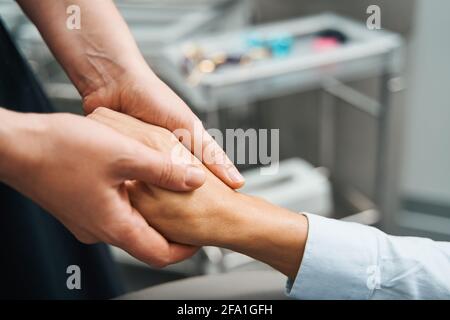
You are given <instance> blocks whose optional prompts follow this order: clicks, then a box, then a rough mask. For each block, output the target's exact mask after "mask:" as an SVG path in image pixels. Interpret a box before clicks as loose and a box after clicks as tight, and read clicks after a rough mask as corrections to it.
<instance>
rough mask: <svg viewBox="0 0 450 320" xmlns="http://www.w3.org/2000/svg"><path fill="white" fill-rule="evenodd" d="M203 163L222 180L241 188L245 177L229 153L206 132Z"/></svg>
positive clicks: (234, 187) (230, 185)
mask: <svg viewBox="0 0 450 320" xmlns="http://www.w3.org/2000/svg"><path fill="white" fill-rule="evenodd" d="M203 137H204V138H203V152H202V155H203V159H202V160H203V164H204V165H205V166H206V167H207V168H208V169H209V170H210V171H211V172H212V173H214V175H216V176H217V177H218V178H219V179H220V180H222V181H223V182H224V183H226V184H227V185H228V186H229V187H231V188H233V189H239V188H241V187H242V186H243V185H244V183H245V179H244V177H243V176H242V175H241V174H240V172H239V171H238V169H237V168H236V167H235V166H234V164H233V162H231V160H230V159H229V158H228V156H227V154H226V153H225V151H223V149H222V148H221V147H220V146H219V145H218V144H217V142H216V141H215V140H214V139H213V138H212V137H211V136H210V135H209V134H208V133H207V132H206V130H205V131H204V133H203Z"/></svg>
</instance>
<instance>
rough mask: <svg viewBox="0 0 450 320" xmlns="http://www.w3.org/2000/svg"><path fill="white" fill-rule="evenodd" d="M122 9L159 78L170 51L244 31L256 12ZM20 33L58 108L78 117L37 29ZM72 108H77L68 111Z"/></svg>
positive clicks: (225, 4)
mask: <svg viewBox="0 0 450 320" xmlns="http://www.w3.org/2000/svg"><path fill="white" fill-rule="evenodd" d="M0 4H2V2H0ZM116 4H117V6H118V8H119V10H120V11H121V13H122V15H123V16H124V18H125V20H126V21H127V23H128V25H129V27H130V30H131V32H132V33H133V35H134V37H135V39H136V41H137V44H138V46H139V47H140V49H141V51H142V53H143V55H144V58H145V59H146V61H147V62H148V63H149V64H150V65H151V67H152V69H153V70H154V71H155V72H156V73H159V67H160V66H161V63H162V61H161V58H162V54H163V49H164V48H165V47H166V46H168V45H170V44H173V43H175V42H179V41H183V40H185V39H186V38H192V37H195V36H199V35H205V34H207V33H209V32H213V31H218V30H233V29H237V28H242V27H244V26H246V25H247V24H248V23H249V21H250V17H251V12H252V10H251V0H245V1H240V0H209V1H207V0H166V1H164V0H149V1H144V0H128V1H127V0H119V1H116ZM19 12H20V11H19ZM230 26H231V27H230ZM16 29H17V32H16V38H17V42H18V45H19V47H20V48H21V50H22V51H23V53H24V54H25V56H26V58H27V59H28V60H29V62H30V63H31V65H32V66H33V68H34V69H35V71H36V73H37V75H38V76H39V78H40V79H41V80H42V82H43V83H44V86H45V89H46V91H47V93H48V94H49V96H50V98H53V99H54V100H55V102H56V107H57V108H58V107H61V108H62V109H63V111H74V110H72V109H75V108H78V107H79V102H80V97H79V94H78V92H77V91H76V89H75V88H74V87H73V85H72V84H71V82H70V81H69V79H68V78H67V76H66V75H65V73H64V72H63V70H62V69H61V67H60V66H59V64H58V63H57V62H56V61H55V59H54V58H53V56H52V54H51V52H50V50H49V49H48V48H47V46H46V44H45V43H44V41H43V39H42V37H41V36H40V34H39V32H38V30H37V29H36V27H35V26H34V25H33V24H31V23H30V22H26V20H25V19H24V18H23V19H22V20H21V23H20V24H18V25H17V26H16ZM68 105H69V106H70V105H71V106H73V108H72V109H69V110H67V106H68ZM78 112H79V111H78Z"/></svg>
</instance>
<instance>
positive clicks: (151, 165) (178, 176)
mask: <svg viewBox="0 0 450 320" xmlns="http://www.w3.org/2000/svg"><path fill="white" fill-rule="evenodd" d="M133 142H134V141H133ZM129 157H130V158H129V159H128V160H126V161H124V162H123V163H122V164H121V165H122V168H120V169H119V172H120V173H121V175H122V176H121V177H122V178H123V179H126V180H139V181H143V182H145V183H149V184H152V185H156V186H159V187H161V188H164V189H169V190H173V191H190V190H193V189H197V188H199V187H200V186H202V185H203V183H204V182H205V180H206V173H205V171H204V170H203V169H202V168H200V167H198V166H195V165H191V164H183V163H176V162H175V161H172V160H173V159H172V158H171V157H170V155H165V154H163V153H161V152H158V151H155V150H153V149H150V148H147V147H145V146H144V145H142V144H140V143H138V142H136V147H135V148H134V152H133V154H130V155H129Z"/></svg>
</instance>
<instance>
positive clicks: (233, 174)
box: [174, 117, 245, 189]
mask: <svg viewBox="0 0 450 320" xmlns="http://www.w3.org/2000/svg"><path fill="white" fill-rule="evenodd" d="M191 119H192V118H191ZM186 121H187V120H186ZM179 125H180V126H182V127H180V128H181V129H176V130H174V134H175V136H176V137H177V138H178V139H179V141H181V142H182V143H183V145H184V146H185V147H186V148H187V149H188V150H190V151H191V153H192V154H194V155H195V156H196V157H197V158H198V159H199V160H200V161H202V162H203V164H204V165H205V166H206V167H207V168H208V169H209V170H210V171H211V172H212V173H214V175H216V176H217V177H218V178H219V179H220V180H222V181H223V182H224V183H226V184H227V185H228V186H230V187H231V188H233V189H238V188H240V187H242V186H243V185H244V183H245V179H244V177H243V176H242V175H241V174H240V173H239V171H238V170H237V168H236V167H235V166H234V164H233V162H231V160H230V159H229V158H228V156H227V155H226V153H225V151H223V149H222V148H221V147H220V146H219V145H218V144H217V142H216V141H215V140H214V139H213V138H212V137H211V136H210V135H209V133H208V132H207V131H206V130H205V129H204V127H203V125H202V123H201V121H200V120H198V118H196V117H195V118H194V120H191V122H190V123H187V122H186V123H179Z"/></svg>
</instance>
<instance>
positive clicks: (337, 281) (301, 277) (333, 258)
mask: <svg viewBox="0 0 450 320" xmlns="http://www.w3.org/2000/svg"><path fill="white" fill-rule="evenodd" d="M306 216H307V217H308V221H309V231H308V240H307V242H306V247H305V252H304V255H303V260H302V263H301V266H300V270H299V272H298V274H297V277H296V279H295V280H293V281H291V280H290V281H288V284H287V293H288V295H289V296H290V297H292V298H296V299H450V243H445V242H435V241H432V240H430V239H424V238H413V237H394V236H389V235H387V234H385V233H384V232H382V231H380V230H378V229H375V228H373V227H368V226H364V225H360V224H356V223H350V222H342V221H339V220H334V219H327V218H324V217H320V216H316V215H311V214H307V215H306Z"/></svg>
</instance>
